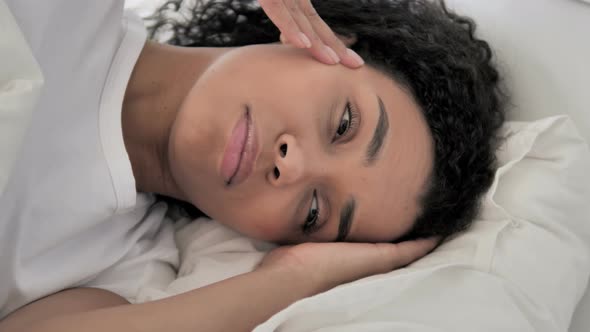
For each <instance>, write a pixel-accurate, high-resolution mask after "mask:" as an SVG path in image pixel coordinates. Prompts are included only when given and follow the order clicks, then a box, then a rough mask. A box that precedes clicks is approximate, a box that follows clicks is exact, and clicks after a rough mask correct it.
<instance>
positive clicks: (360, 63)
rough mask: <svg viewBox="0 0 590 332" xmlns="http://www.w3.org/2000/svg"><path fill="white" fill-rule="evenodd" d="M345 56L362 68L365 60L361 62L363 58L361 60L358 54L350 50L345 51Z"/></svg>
mask: <svg viewBox="0 0 590 332" xmlns="http://www.w3.org/2000/svg"><path fill="white" fill-rule="evenodd" d="M346 54H348V56H349V57H351V58H352V59H354V61H355V62H356V63H357V64H358V65H359V66H362V65H363V64H365V60H363V58H361V56H360V55H358V53H356V52H355V51H353V50H352V49H350V48H347V49H346Z"/></svg>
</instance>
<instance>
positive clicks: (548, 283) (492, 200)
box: [138, 117, 590, 332]
mask: <svg viewBox="0 0 590 332" xmlns="http://www.w3.org/2000/svg"><path fill="white" fill-rule="evenodd" d="M504 132H505V134H506V135H507V136H508V138H507V140H506V141H505V143H504V145H503V147H502V148H501V150H500V151H499V154H498V157H499V160H500V165H502V166H501V168H500V169H499V170H498V171H497V173H496V177H495V180H494V183H493V186H492V188H491V189H490V191H489V192H488V194H487V195H486V197H485V199H484V201H483V209H482V213H481V214H480V216H479V217H478V219H477V221H476V222H475V223H474V225H473V227H472V228H471V230H470V231H468V232H466V233H463V234H460V235H459V236H457V237H456V238H454V239H452V240H451V241H448V242H447V243H445V244H444V245H442V246H441V247H440V248H438V249H437V250H436V251H435V252H434V253H432V254H431V255H429V256H427V257H425V258H423V259H422V260H420V261H418V262H416V263H414V264H412V265H411V266H410V267H408V268H404V269H400V270H397V271H393V272H391V273H387V274H383V275H378V276H373V277H369V278H365V279H362V280H359V281H356V282H353V283H350V284H346V285H342V286H340V287H337V288H335V289H333V290H330V291H328V292H325V293H323V294H319V295H316V296H314V297H311V298H307V299H303V300H301V301H299V302H297V303H294V304H293V305H291V306H290V307H288V308H286V309H285V310H283V311H281V312H279V313H277V314H276V315H274V316H273V317H272V318H271V319H269V320H268V321H267V322H265V323H263V324H261V325H260V326H259V327H258V328H257V329H256V331H257V332H261V331H275V330H277V329H280V330H281V331H289V332H294V331H309V330H320V331H355V332H356V331H441V330H444V331H519V332H522V331H536V332H539V331H541V332H542V331H548V332H549V331H551V332H553V331H565V330H567V328H568V326H569V323H570V319H571V315H572V313H573V311H574V309H575V306H576V304H577V302H578V300H579V299H580V297H581V295H582V294H583V292H584V289H585V288H586V282H587V280H588V277H589V275H590V257H589V256H590V255H589V252H590V248H589V247H588V246H589V244H590V220H589V219H590V204H588V202H589V201H590V177H588V176H587V174H586V172H587V170H589V169H590V150H589V149H588V146H587V144H586V143H585V142H584V141H583V139H582V138H581V137H580V136H579V135H578V134H577V132H576V130H575V128H574V126H573V124H572V122H571V121H569V120H568V119H567V118H566V117H553V118H547V119H543V120H541V121H537V122H533V123H521V122H512V123H509V124H507V125H505V127H504ZM177 240H178V243H179V247H180V249H181V271H180V276H179V278H178V279H177V280H175V281H174V282H172V284H170V285H169V286H168V287H166V288H163V289H162V288H155V287H149V286H146V287H144V288H143V289H142V290H141V292H140V296H139V297H138V298H139V299H140V301H146V300H150V299H157V298H161V297H165V296H170V295H174V294H178V293H182V292H185V291H188V290H191V289H194V288H197V287H201V286H204V285H207V284H209V283H212V282H215V281H218V280H221V279H224V278H227V277H231V276H233V275H236V274H239V273H243V272H246V271H249V270H251V269H252V268H254V267H255V265H256V263H257V262H258V261H259V260H260V259H261V258H262V256H263V252H264V251H265V250H267V249H269V248H268V247H265V244H264V243H261V242H258V241H253V240H250V239H247V238H245V237H243V236H241V235H239V234H238V233H236V232H233V231H231V230H229V229H227V228H225V227H223V226H221V225H219V224H217V223H215V222H206V221H205V222H203V221H201V222H196V223H189V224H188V225H186V226H185V227H183V228H181V229H180V230H179V232H178V233H177Z"/></svg>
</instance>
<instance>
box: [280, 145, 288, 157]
mask: <svg viewBox="0 0 590 332" xmlns="http://www.w3.org/2000/svg"><path fill="white" fill-rule="evenodd" d="M280 149H281V157H283V158H285V156H286V155H287V144H281V147H280Z"/></svg>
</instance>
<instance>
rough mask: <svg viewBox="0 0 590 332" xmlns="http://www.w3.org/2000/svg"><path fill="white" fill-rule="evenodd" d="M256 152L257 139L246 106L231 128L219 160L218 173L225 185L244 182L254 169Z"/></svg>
mask: <svg viewBox="0 0 590 332" xmlns="http://www.w3.org/2000/svg"><path fill="white" fill-rule="evenodd" d="M257 154H258V140H257V137H256V131H255V130H254V126H253V125H252V115H251V114H250V109H249V108H246V111H245V112H244V114H243V116H242V117H240V119H239V120H238V123H237V124H236V125H235V127H234V129H233V130H232V133H231V136H230V138H229V141H228V143H227V144H226V147H225V151H224V153H223V159H222V161H221V167H220V173H221V176H222V177H223V179H224V181H225V184H226V185H227V186H235V185H238V184H240V183H242V182H244V181H245V180H246V179H247V178H248V176H250V174H251V173H252V170H253V169H254V163H255V161H256V157H257Z"/></svg>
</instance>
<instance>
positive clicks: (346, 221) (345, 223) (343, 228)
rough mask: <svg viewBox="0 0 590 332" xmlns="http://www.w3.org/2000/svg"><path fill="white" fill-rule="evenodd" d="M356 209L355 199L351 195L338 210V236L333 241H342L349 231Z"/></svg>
mask: <svg viewBox="0 0 590 332" xmlns="http://www.w3.org/2000/svg"><path fill="white" fill-rule="evenodd" d="M355 209H356V200H355V199H354V197H351V198H350V199H349V200H348V201H347V202H346V204H344V206H343V207H342V210H340V223H339V224H338V236H337V237H336V240H334V242H342V241H344V240H346V237H347V236H348V233H350V226H351V225H352V219H353V217H354V211H355Z"/></svg>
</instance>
